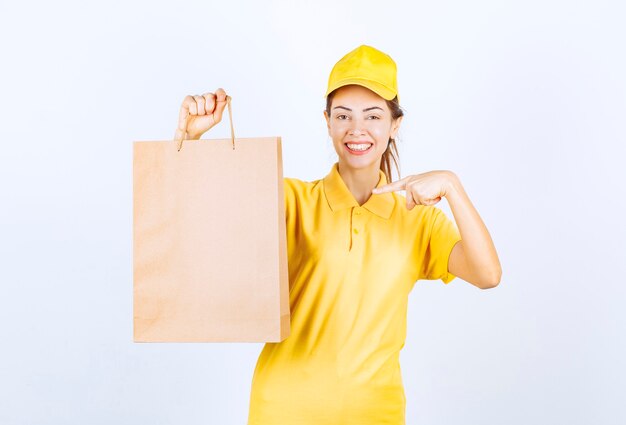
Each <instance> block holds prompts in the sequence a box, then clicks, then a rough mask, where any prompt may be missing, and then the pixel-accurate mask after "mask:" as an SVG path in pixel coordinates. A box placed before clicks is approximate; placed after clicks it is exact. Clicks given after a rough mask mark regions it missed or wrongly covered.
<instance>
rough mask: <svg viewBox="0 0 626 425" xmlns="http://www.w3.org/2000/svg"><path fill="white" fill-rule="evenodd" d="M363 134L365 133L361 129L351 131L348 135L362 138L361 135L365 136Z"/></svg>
mask: <svg viewBox="0 0 626 425" xmlns="http://www.w3.org/2000/svg"><path fill="white" fill-rule="evenodd" d="M363 133H364V132H363V131H361V130H359V129H355V128H353V129H351V130H350V131H349V132H348V134H349V135H351V136H360V135H361V134H363Z"/></svg>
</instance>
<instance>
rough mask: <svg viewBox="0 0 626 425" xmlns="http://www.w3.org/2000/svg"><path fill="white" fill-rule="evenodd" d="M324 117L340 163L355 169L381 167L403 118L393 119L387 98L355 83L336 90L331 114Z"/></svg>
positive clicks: (325, 113) (325, 114)
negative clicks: (390, 141)
mask: <svg viewBox="0 0 626 425" xmlns="http://www.w3.org/2000/svg"><path fill="white" fill-rule="evenodd" d="M324 117H325V118H326V122H327V123H328V134H329V135H330V137H331V138H332V139H333V145H334V147H335V150H336V151H337V155H338V156H339V162H341V163H342V165H346V166H348V167H351V168H369V167H372V168H374V169H379V168H380V161H381V158H382V155H383V153H384V152H385V150H386V149H387V143H388V142H389V138H390V137H391V138H395V137H396V133H397V132H398V127H399V126H400V121H401V120H402V117H400V118H398V119H397V120H395V121H394V120H392V118H391V111H390V110H389V107H388V106H387V102H386V101H385V99H383V98H382V97H380V96H379V95H377V94H376V93H374V92H373V91H371V90H369V89H367V88H365V87H363V86H359V85H355V84H351V85H347V86H343V87H340V88H339V89H337V90H336V91H335V95H334V97H333V100H332V104H331V106H330V116H329V115H328V114H327V112H326V111H324ZM359 148H360V149H359ZM363 149H364V150H363Z"/></svg>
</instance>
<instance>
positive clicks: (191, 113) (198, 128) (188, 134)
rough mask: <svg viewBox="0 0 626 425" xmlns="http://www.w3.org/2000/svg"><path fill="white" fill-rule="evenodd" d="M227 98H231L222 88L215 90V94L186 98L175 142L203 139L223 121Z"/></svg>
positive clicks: (175, 134)
mask: <svg viewBox="0 0 626 425" xmlns="http://www.w3.org/2000/svg"><path fill="white" fill-rule="evenodd" d="M227 97H229V96H227V95H226V92H225V91H224V89H222V88H219V89H217V90H215V93H204V94H203V95H195V96H191V95H188V96H185V99H183V104H182V106H181V107H180V113H179V114H178V127H177V128H176V132H175V133H174V140H181V139H195V140H197V139H199V138H200V137H202V135H203V134H204V133H205V132H206V131H208V130H209V129H210V128H211V127H213V126H214V125H215V124H217V123H218V122H220V121H221V120H222V113H223V112H224V108H225V107H226V100H227ZM185 130H186V131H185Z"/></svg>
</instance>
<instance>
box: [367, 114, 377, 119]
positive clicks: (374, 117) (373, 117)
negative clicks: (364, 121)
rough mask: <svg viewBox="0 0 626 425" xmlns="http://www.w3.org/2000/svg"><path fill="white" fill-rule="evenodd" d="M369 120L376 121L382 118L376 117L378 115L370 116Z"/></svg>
mask: <svg viewBox="0 0 626 425" xmlns="http://www.w3.org/2000/svg"><path fill="white" fill-rule="evenodd" d="M367 118H372V119H375V120H379V119H380V117H378V116H376V115H370V116H369V117H367Z"/></svg>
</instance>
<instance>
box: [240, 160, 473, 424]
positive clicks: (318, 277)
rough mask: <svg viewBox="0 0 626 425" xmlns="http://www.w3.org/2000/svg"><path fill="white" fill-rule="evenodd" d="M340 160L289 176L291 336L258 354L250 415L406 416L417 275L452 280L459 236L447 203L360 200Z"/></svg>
mask: <svg viewBox="0 0 626 425" xmlns="http://www.w3.org/2000/svg"><path fill="white" fill-rule="evenodd" d="M337 166H338V164H337V163H335V164H334V165H333V166H332V169H331V170H330V173H328V175H327V176H326V177H324V178H323V179H319V180H315V181H312V182H306V181H301V180H298V179H295V178H284V183H285V184H284V187H285V208H286V224H287V248H288V258H289V301H290V307H291V334H290V336H289V337H287V339H285V340H284V341H282V342H280V343H266V344H265V346H264V347H263V350H262V351H261V354H260V355H259V359H258V361H257V364H256V367H255V370H254V376H253V379H252V388H251V394H250V410H249V416H248V425H309V424H310V425H342V424H358V425H370V424H371V425H381V424H393V425H402V424H405V402H406V398H405V394H404V387H403V383H402V376H401V373H400V364H399V355H400V350H401V349H402V347H403V346H404V342H405V337H406V318H407V304H408V296H409V293H410V291H411V289H412V288H413V286H414V284H415V282H416V281H417V280H419V279H441V280H442V281H443V282H444V283H449V282H450V281H451V280H452V279H454V277H455V276H454V275H452V274H450V273H449V272H448V257H449V255H450V252H451V251H452V247H453V246H454V244H455V243H456V242H457V241H459V240H460V239H461V237H460V234H459V231H458V229H457V227H456V225H455V224H454V222H453V221H451V220H450V219H448V218H447V217H446V215H445V214H444V213H443V212H442V211H441V210H440V209H438V208H436V207H435V206H424V205H417V206H416V207H415V208H413V209H412V210H408V209H407V208H406V199H405V197H404V196H402V195H400V194H398V193H395V192H388V193H382V194H373V195H371V196H370V198H369V199H368V201H367V202H365V203H364V204H363V205H361V206H359V204H358V202H357V201H356V200H355V199H354V197H353V196H352V193H351V192H350V191H349V189H348V187H347V186H346V184H345V183H344V181H343V179H342V178H341V175H340V174H339V171H338V168H337ZM379 173H380V181H379V183H378V185H377V186H382V185H385V184H387V179H386V177H385V174H384V173H383V172H382V171H379Z"/></svg>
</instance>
